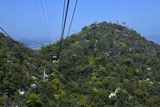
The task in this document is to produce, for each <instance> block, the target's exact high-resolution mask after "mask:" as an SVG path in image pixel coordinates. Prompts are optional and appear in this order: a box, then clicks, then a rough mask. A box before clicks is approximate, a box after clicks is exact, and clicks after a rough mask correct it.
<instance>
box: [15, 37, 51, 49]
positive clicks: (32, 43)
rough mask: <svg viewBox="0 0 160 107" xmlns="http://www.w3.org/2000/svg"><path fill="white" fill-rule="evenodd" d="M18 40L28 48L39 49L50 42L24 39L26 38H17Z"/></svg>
mask: <svg viewBox="0 0 160 107" xmlns="http://www.w3.org/2000/svg"><path fill="white" fill-rule="evenodd" d="M18 41H20V42H21V43H23V44H24V45H25V46H27V47H28V48H30V49H33V50H38V49H40V48H41V47H44V46H46V45H48V44H51V43H49V42H44V41H32V40H26V39H23V40H18Z"/></svg>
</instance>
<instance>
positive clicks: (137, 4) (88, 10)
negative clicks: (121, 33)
mask: <svg viewBox="0 0 160 107" xmlns="http://www.w3.org/2000/svg"><path fill="white" fill-rule="evenodd" d="M41 3H43V6H44V10H43V9H42V8H41V7H42V6H41ZM74 3H75V0H71V4H70V6H71V8H70V9H69V18H68V22H70V18H71V14H72V11H73V6H74V5H73V4H74ZM0 4H1V6H0V14H1V16H0V26H1V27H3V28H4V29H5V30H6V31H7V32H8V33H9V34H10V35H11V36H12V38H13V39H15V40H20V41H23V42H24V41H34V42H37V43H40V44H44V43H53V42H55V41H57V40H58V39H59V38H60V30H61V29H60V28H61V20H62V8H63V0H46V4H45V2H44V0H1V3H0ZM159 4H160V0H154V1H153V0H152V1H151V0H118V1H117V0H93V1H92V2H91V1H90V0H79V2H78V7H77V11H76V14H75V18H74V22H73V26H72V29H71V34H72V33H76V32H79V31H80V29H81V28H83V27H84V26H86V25H90V24H92V23H94V22H101V21H107V22H113V23H116V22H117V21H118V22H119V23H121V22H125V23H127V26H128V27H129V28H133V29H134V30H136V31H137V32H139V33H140V34H142V36H144V37H146V38H147V39H149V40H152V41H154V42H156V43H160V30H159V28H160V21H159V19H160V7H159ZM43 11H45V14H46V22H47V26H48V31H49V34H47V29H46V26H45V25H44V23H45V17H43ZM66 28H67V29H66V31H67V30H68V25H67V27H66Z"/></svg>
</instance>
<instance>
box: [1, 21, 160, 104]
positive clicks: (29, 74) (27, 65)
mask: <svg viewBox="0 0 160 107" xmlns="http://www.w3.org/2000/svg"><path fill="white" fill-rule="evenodd" d="M59 43H60V42H59V41H58V42H57V43H55V44H52V45H48V46H46V47H43V48H42V49H41V50H39V51H32V50H30V49H28V48H26V47H24V46H23V45H22V44H20V43H18V42H15V41H13V40H12V39H10V38H8V37H5V36H4V35H3V34H1V35H0V57H1V58H0V59H1V60H0V71H1V72H0V73H1V74H0V96H1V97H0V104H1V105H2V106H4V105H7V106H10V105H12V104H14V106H15V105H19V106H24V107H25V106H29V107H158V106H159V105H160V46H159V45H157V44H155V43H153V42H151V41H148V40H146V39H145V38H144V37H142V36H141V35H140V34H138V33H137V32H136V31H134V30H132V29H128V28H127V27H125V26H121V25H117V24H112V23H107V22H102V23H94V24H92V25H90V26H86V27H84V28H83V29H82V31H80V32H79V33H77V34H73V35H71V36H70V37H67V38H66V39H64V43H63V51H62V53H61V57H60V59H59V62H58V63H52V62H51V61H50V55H52V54H53V53H56V52H58V49H59ZM44 70H46V72H47V74H48V75H49V81H48V82H44V81H43V71H44ZM33 76H34V77H35V78H37V80H36V81H35V80H33ZM32 83H35V84H36V86H37V89H36V91H35V90H34V89H33V88H32V87H31V84H32ZM19 88H23V90H25V92H26V93H25V94H24V95H19V93H18V91H17V90H18V89H19ZM17 99H21V100H17Z"/></svg>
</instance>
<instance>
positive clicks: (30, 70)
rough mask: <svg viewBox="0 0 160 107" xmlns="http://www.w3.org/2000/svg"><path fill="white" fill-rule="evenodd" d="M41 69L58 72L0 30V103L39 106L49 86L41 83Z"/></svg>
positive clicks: (7, 105) (9, 106) (0, 104)
mask: <svg viewBox="0 0 160 107" xmlns="http://www.w3.org/2000/svg"><path fill="white" fill-rule="evenodd" d="M44 70H45V71H46V73H47V74H51V73H52V75H53V76H57V75H58V73H56V71H55V70H54V68H53V67H52V66H51V64H50V62H48V61H47V60H45V59H44V58H43V56H42V55H40V54H39V53H37V52H34V51H32V50H30V49H28V48H27V47H25V46H24V45H23V44H21V43H19V42H16V41H14V40H13V39H11V38H10V37H6V36H5V35H3V34H2V33H0V106H4V107H11V106H16V105H18V106H22V107H23V106H37V105H38V106H42V102H41V99H40V98H42V97H41V96H43V95H45V94H46V93H45V92H47V90H46V88H48V87H50V86H49V85H48V86H44V85H46V84H44V82H43V71H44ZM59 78H60V77H59ZM50 79H51V77H50ZM55 79H56V78H55ZM48 84H49V83H48ZM59 84H60V83H59ZM53 85H54V84H53ZM43 93H44V94H43ZM40 94H41V96H40ZM55 94H56V93H55ZM31 99H34V100H31Z"/></svg>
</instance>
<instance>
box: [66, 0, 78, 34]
mask: <svg viewBox="0 0 160 107" xmlns="http://www.w3.org/2000/svg"><path fill="white" fill-rule="evenodd" d="M77 4H78V0H76V3H75V6H74V10H73V14H72V18H71V22H70V25H69V30H68V33H67V36H69V34H70V30H71V27H72V24H73V19H74V16H75V12H76V8H77Z"/></svg>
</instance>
